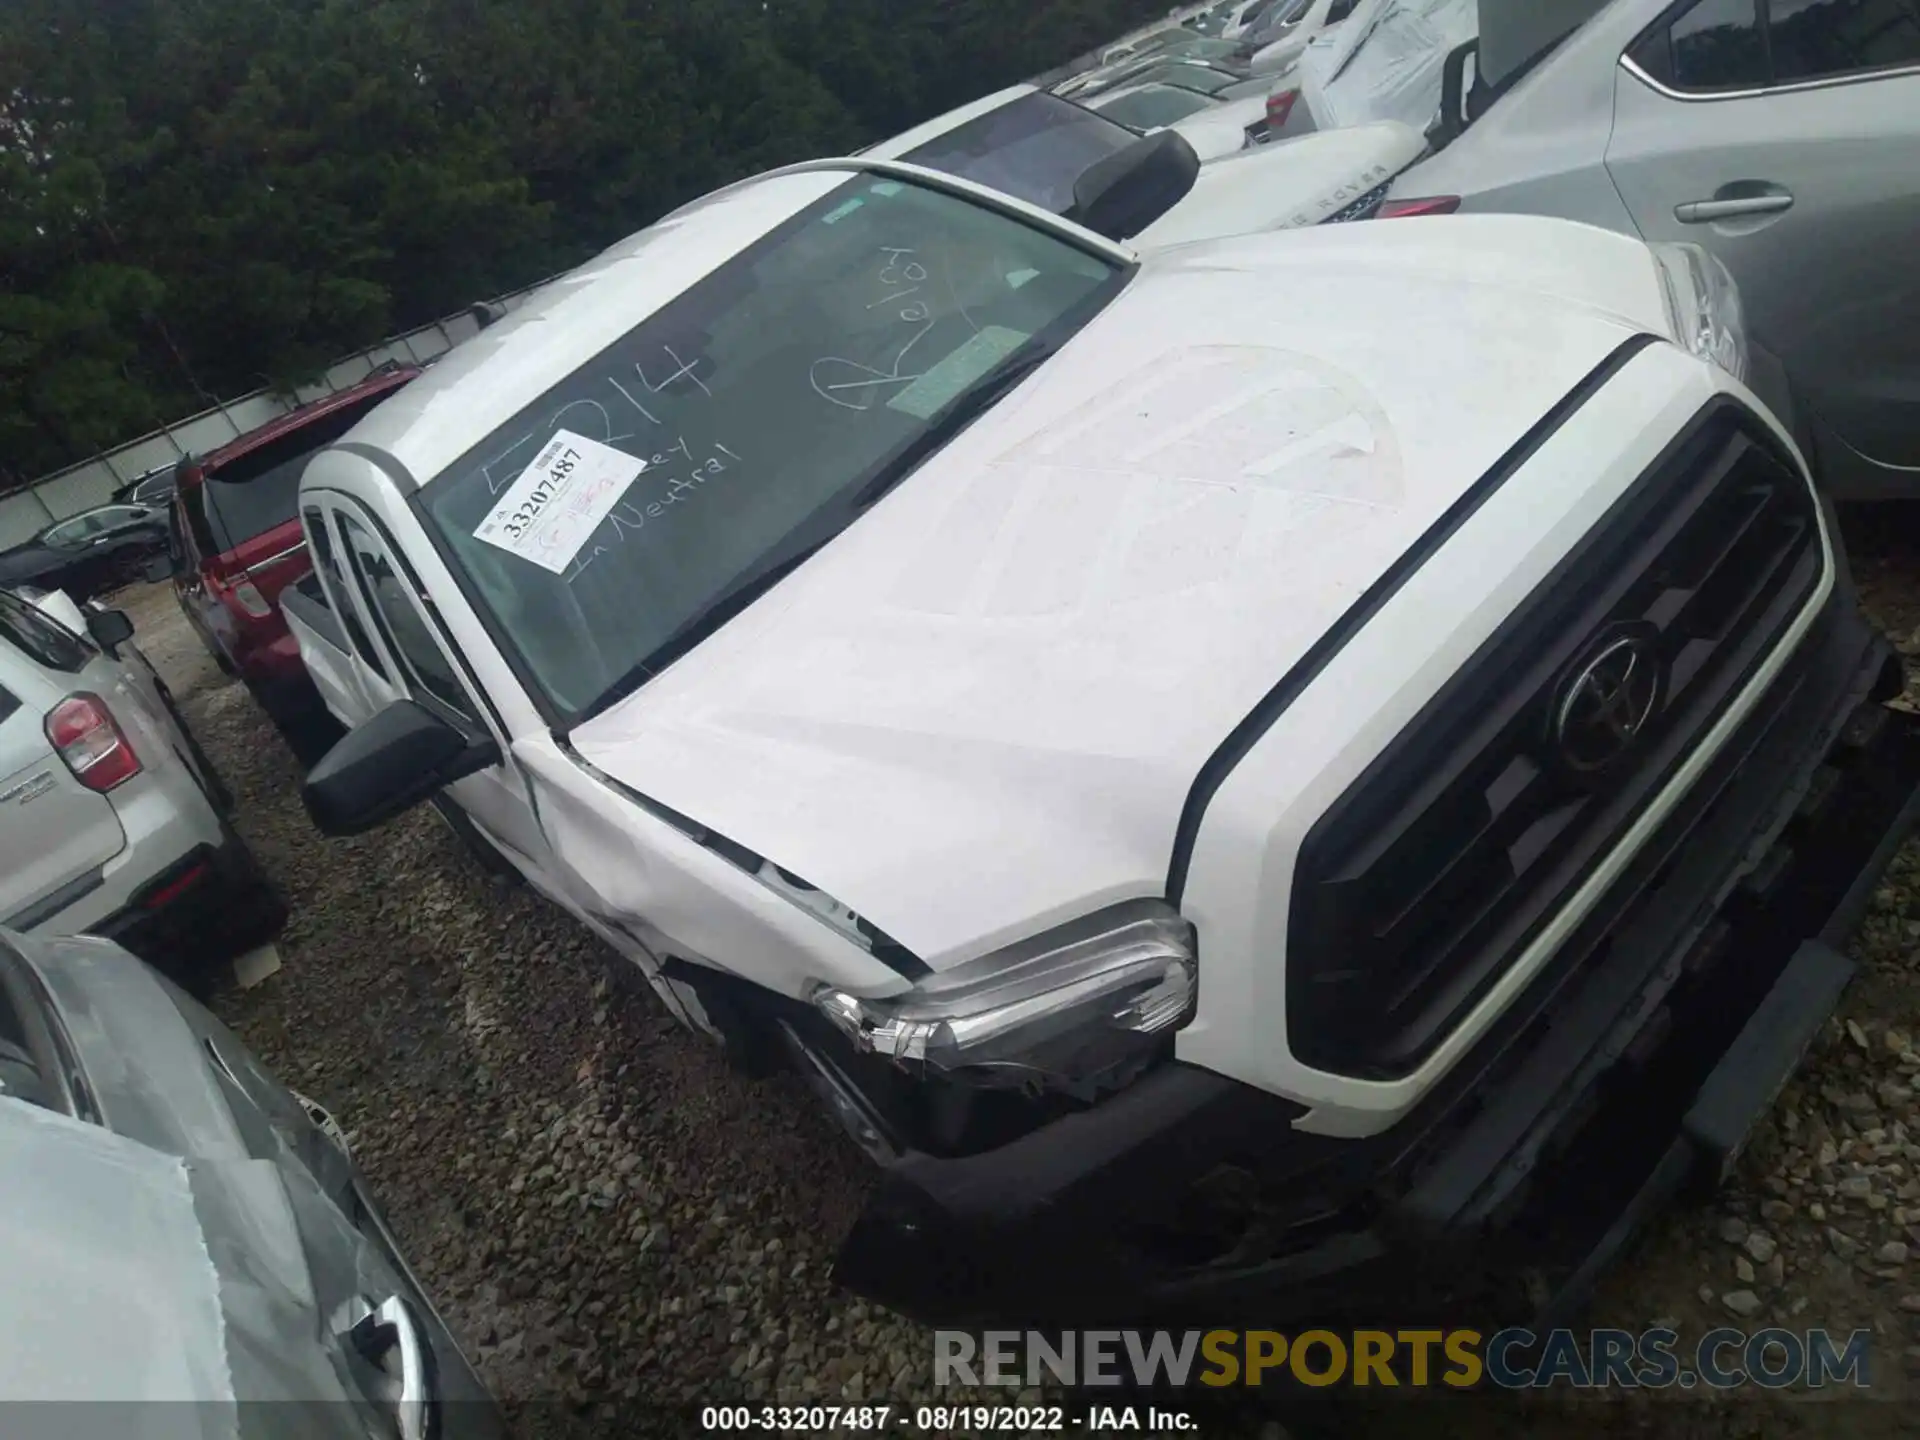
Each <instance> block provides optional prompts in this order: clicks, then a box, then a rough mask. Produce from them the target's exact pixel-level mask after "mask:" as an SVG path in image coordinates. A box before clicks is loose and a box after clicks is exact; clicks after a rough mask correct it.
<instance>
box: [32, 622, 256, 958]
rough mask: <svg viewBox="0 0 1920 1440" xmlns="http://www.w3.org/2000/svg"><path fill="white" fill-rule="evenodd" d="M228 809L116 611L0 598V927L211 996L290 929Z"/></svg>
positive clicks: (228, 800) (223, 792)
mask: <svg viewBox="0 0 1920 1440" xmlns="http://www.w3.org/2000/svg"><path fill="white" fill-rule="evenodd" d="M29 593H30V594H32V595H34V596H35V598H32V599H29V598H27V595H28V594H29ZM232 806H233V797H232V796H231V795H230V794H229V793H228V791H227V788H226V786H225V785H224V784H223V783H222V781H221V779H220V776H219V774H218V773H217V772H216V771H215V770H214V768H213V766H212V764H211V763H210V762H209V761H208V759H207V757H206V755H205V753H204V752H203V751H202V750H201V749H200V746H199V745H198V744H197V743H196V742H195V740H194V737H193V732H192V731H191V730H190V729H189V728H188V727H187V725H186V722H185V721H184V720H183V719H182V718H181V716H180V712H179V709H178V707H177V706H176V705H175V704H174V702H173V699H172V697H171V695H170V694H169V693H168V691H167V688H166V685H165V683H164V682H163V681H162V680H161V679H160V677H159V675H158V674H157V673H155V671H154V669H153V667H152V665H151V664H149V663H148V661H147V659H146V657H145V656H143V655H141V654H140V652H139V648H138V647H137V646H136V645H134V644H133V625H132V622H131V621H130V620H129V619H128V618H127V616H126V615H125V614H124V613H122V612H120V611H117V610H102V609H99V608H97V607H89V608H87V609H84V610H83V609H81V608H80V607H78V606H75V605H74V604H73V603H72V601H71V599H70V598H68V597H66V596H64V595H60V594H57V593H55V594H40V593H39V592H27V593H22V592H16V591H10V590H5V589H0V925H4V926H7V927H9V928H11V929H15V930H22V931H31V932H35V933H39V934H61V935H68V934H74V933H76V932H82V931H84V932H88V933H91V934H96V935H109V936H112V937H113V938H114V939H116V940H118V941H120V943H122V944H124V945H125V946H126V947H127V948H128V949H130V950H132V951H134V952H135V953H136V954H138V955H140V956H142V957H143V958H144V959H146V960H148V961H149V962H151V963H152V964H154V965H157V966H160V967H161V968H162V969H165V970H167V971H168V972H169V973H170V974H172V975H174V976H175V977H176V978H178V979H180V980H181V981H182V982H183V983H187V984H189V985H191V986H193V987H195V988H199V987H203V986H210V985H211V984H213V983H214V982H215V981H217V979H218V978H219V973H220V969H221V967H222V966H223V965H224V962H225V961H227V960H229V959H231V958H232V957H233V956H235V955H238V954H240V953H242V952H244V951H246V950H248V949H250V948H251V947H253V946H256V945H260V944H263V943H264V942H266V941H268V940H270V939H272V938H273V936H274V935H276V934H277V933H278V932H279V930H280V927H281V925H282V924H283V923H284V922H285V920H286V905H285V902H284V900H283V899H282V897H281V896H280V894H279V892H278V891H277V890H276V889H275V887H274V885H273V883H272V881H271V880H269V879H268V877H267V876H266V874H265V873H264V872H263V871H262V870H261V868H260V866H259V865H258V864H257V863H256V862H255V860H254V857H253V855H252V853H251V851H249V850H248V848H247V845H246V843H245V841H243V840H242V839H241V837H240V836H239V834H238V833H237V832H236V831H235V830H234V828H233V826H232V825H231V824H230V823H228V819H227V814H228V812H229V811H230V810H231V809H232Z"/></svg>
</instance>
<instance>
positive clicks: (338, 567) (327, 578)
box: [303, 509, 390, 680]
mask: <svg viewBox="0 0 1920 1440" xmlns="http://www.w3.org/2000/svg"><path fill="white" fill-rule="evenodd" d="M303 518H304V519H305V521H306V527H307V545H308V547H309V548H310V549H311V550H312V551H313V557H314V559H316V560H318V561H319V562H320V576H321V579H320V583H321V584H322V585H324V586H326V589H327V604H328V605H329V606H330V607H331V608H332V610H333V613H334V615H335V617H336V618H337V619H338V620H339V621H340V624H341V627H342V628H343V629H344V630H345V631H346V632H347V639H348V641H349V642H350V643H351V644H352V646H353V651H354V654H356V655H358V656H359V657H360V659H361V660H362V661H363V662H364V663H365V664H366V667H367V668H368V669H369V670H371V671H373V673H374V674H376V675H378V676H379V677H380V678H381V679H382V680H386V679H388V678H390V677H389V676H388V675H387V667H386V666H385V665H383V664H382V663H381V661H380V652H379V651H378V650H376V649H374V645H373V641H372V640H371V639H370V638H369V637H368V635H367V628H366V626H364V625H362V624H361V623H360V611H359V607H357V606H356V605H355V604H354V603H353V591H352V590H351V588H349V586H348V584H347V571H346V567H345V566H344V565H343V564H342V563H341V560H340V552H339V551H338V550H337V549H335V548H334V543H333V531H332V530H331V529H330V528H329V527H328V525H327V518H326V516H325V515H323V514H322V513H321V512H320V511H319V510H313V509H310V510H307V511H305V512H304V515H303Z"/></svg>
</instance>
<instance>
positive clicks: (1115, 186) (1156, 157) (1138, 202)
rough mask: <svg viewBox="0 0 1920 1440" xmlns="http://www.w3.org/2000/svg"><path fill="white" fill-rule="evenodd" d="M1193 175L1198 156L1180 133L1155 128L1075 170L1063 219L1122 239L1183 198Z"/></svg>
mask: <svg viewBox="0 0 1920 1440" xmlns="http://www.w3.org/2000/svg"><path fill="white" fill-rule="evenodd" d="M1199 175H1200V157H1199V156H1198V155H1196V154H1195V153H1194V149H1193V146H1191V145H1189V144H1188V143H1187V138H1186V136H1184V135H1182V134H1180V133H1179V132H1178V131H1176V130H1160V131H1156V132H1155V133H1154V134H1152V135H1147V136H1143V137H1142V138H1141V139H1139V140H1136V141H1135V142H1134V143H1133V144H1131V145H1129V146H1128V147H1127V148H1126V149H1124V150H1120V151H1116V152H1115V153H1114V154H1112V155H1109V156H1107V158H1106V159H1104V160H1096V161H1095V162H1094V163H1093V164H1091V165H1089V166H1088V167H1087V168H1086V169H1085V170H1083V171H1081V172H1080V178H1079V179H1078V180H1076V181H1074V182H1073V209H1072V210H1071V211H1070V212H1069V213H1068V218H1069V219H1071V220H1075V221H1078V222H1079V223H1080V224H1082V225H1084V226H1086V227H1087V228H1088V229H1089V230H1093V231H1096V232H1098V233H1099V234H1101V235H1105V236H1106V237H1107V238H1108V239H1109V240H1125V239H1128V238H1129V237H1131V236H1134V235H1138V234H1139V233H1140V232H1141V231H1142V230H1144V229H1146V228H1147V226H1149V225H1151V224H1152V223H1153V222H1154V221H1156V220H1158V219H1159V218H1160V217H1161V216H1162V215H1164V214H1166V213H1167V211H1169V210H1171V209H1172V208H1173V207H1174V206H1175V205H1177V204H1179V203H1180V202H1181V201H1182V200H1184V199H1186V197H1187V192H1188V191H1190V190H1192V189H1193V182H1194V181H1195V180H1196V179H1198V178H1199Z"/></svg>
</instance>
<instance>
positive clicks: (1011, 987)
mask: <svg viewBox="0 0 1920 1440" xmlns="http://www.w3.org/2000/svg"><path fill="white" fill-rule="evenodd" d="M1196 987H1197V970H1196V965H1195V956H1194V934H1193V927H1192V926H1191V925H1190V924H1188V923H1187V922H1186V921H1185V920H1183V919H1181V918H1180V916H1179V915H1178V914H1176V913H1175V912H1174V911H1173V910H1171V909H1169V908H1168V907H1167V906H1166V905H1164V904H1161V903H1160V902H1158V901H1136V902H1131V903H1129V904H1126V905H1122V906H1117V907H1115V908H1114V909H1111V910H1106V911H1103V912H1101V913H1100V914H1098V915H1094V916H1091V917H1088V918H1087V919H1085V920H1081V921H1077V922H1075V923H1074V924H1072V925H1068V926H1064V927H1062V928H1061V929H1058V930H1054V931H1051V932H1049V933H1048V934H1046V935H1044V936H1041V937H1039V938H1037V939H1035V940H1030V941H1026V942H1023V943H1022V944H1020V945H1016V946H1011V947H1009V948H1008V949H1005V950H1001V951H998V952H996V953H994V954H992V955H988V956H984V957H982V958H981V959H978V960H973V961H969V962H968V963H967V964H965V965H959V966H956V967H955V968H953V969H951V970H946V971H942V972H940V973H939V974H937V975H931V976H928V977H927V978H926V979H924V980H922V981H920V982H919V983H918V984H917V985H915V986H914V987H913V989H911V990H908V991H905V992H903V993H902V994H899V995H893V996H889V997H887V998H885V999H879V1000H870V999H865V998H862V997H860V996H857V995H851V994H848V993H847V992H846V991H844V990H838V989H834V988H832V987H830V986H821V987H819V988H818V989H816V990H815V991H814V993H813V996H812V999H813V1002H814V1004H815V1005H816V1006H817V1007H818V1008H819V1010H820V1011H821V1013H822V1014H824V1015H825V1016H826V1017H827V1019H828V1020H830V1021H832V1022H833V1024H834V1025H835V1026H836V1027H837V1028H838V1029H839V1030H840V1031H841V1032H842V1033H843V1034H845V1035H846V1036H847V1037H848V1039H850V1040H851V1041H852V1042H853V1044H854V1046H855V1048H856V1049H858V1050H861V1051H865V1052H867V1053H871V1054H876V1055H884V1056H886V1057H888V1058H890V1059H892V1060H893V1061H894V1062H896V1063H897V1064H899V1065H900V1066H901V1067H902V1068H904V1069H908V1070H913V1069H917V1068H920V1067H931V1068H932V1069H935V1070H939V1071H943V1072H947V1073H949V1074H952V1075H954V1076H955V1077H956V1078H965V1079H968V1080H970V1081H972V1082H973V1083H976V1084H981V1085H987V1086H1004V1087H1018V1088H1026V1089H1032V1090H1057V1091H1061V1092H1063V1093H1067V1094H1072V1095H1077V1096H1079V1097H1081V1098H1084V1099H1091V1098H1093V1097H1094V1096H1095V1095H1098V1094H1100V1093H1102V1092H1104V1091H1106V1090H1111V1089H1114V1088H1117V1087H1118V1086H1121V1085H1124V1084H1126V1083H1128V1082H1129V1081H1131V1080H1132V1079H1133V1078H1134V1077H1135V1076H1136V1075H1138V1074H1139V1072H1140V1071H1141V1070H1142V1069H1144V1068H1145V1067H1146V1066H1147V1065H1148V1064H1150V1063H1151V1062H1152V1061H1153V1060H1154V1058H1155V1057H1156V1056H1157V1055H1158V1054H1159V1052H1160V1050H1161V1048H1162V1046H1163V1044H1164V1041H1165V1039H1166V1037H1167V1036H1168V1035H1170V1034H1171V1033H1172V1032H1173V1031H1175V1030H1177V1029H1179V1028H1180V1027H1181V1026H1182V1025H1184V1024H1186V1023H1187V1021H1188V1020H1189V1019H1191V1018H1192V1016H1193V1008H1194V999H1195V995H1196Z"/></svg>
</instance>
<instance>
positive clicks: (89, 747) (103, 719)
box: [46, 692, 140, 795]
mask: <svg viewBox="0 0 1920 1440" xmlns="http://www.w3.org/2000/svg"><path fill="white" fill-rule="evenodd" d="M46 729H47V740H48V742H49V743H50V744H51V745H52V746H53V748H54V749H55V750H57V751H58V752H59V753H60V758H61V760H63V761H65V762H66V766H67V769H69V770H71V771H72V772H73V778H74V779H76V780H78V781H79V782H80V783H81V784H82V785H84V786H86V787H87V788H88V789H89V790H98V791H99V792H100V793H101V794H103V795H104V794H105V793H106V792H107V791H109V790H111V789H113V787H114V786H116V785H119V784H122V783H124V782H125V781H128V780H131V779H132V778H133V777H134V776H136V775H138V774H139V773H140V757H139V756H138V755H136V754H134V753H133V746H132V745H130V744H128V743H127V736H126V732H125V731H123V730H122V729H121V728H120V726H119V723H118V722H117V721H115V720H114V718H113V712H112V711H111V710H109V709H107V706H106V702H105V701H103V700H102V699H101V698H100V697H99V696H98V695H88V694H85V693H84V692H83V693H81V694H77V695H69V696H68V697H67V698H66V699H64V700H62V701H61V702H60V703H59V704H58V705H56V706H54V707H53V709H51V710H49V711H48V712H47V724H46Z"/></svg>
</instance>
